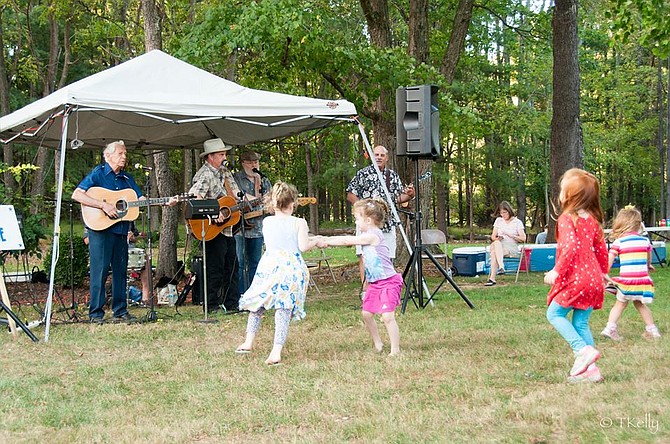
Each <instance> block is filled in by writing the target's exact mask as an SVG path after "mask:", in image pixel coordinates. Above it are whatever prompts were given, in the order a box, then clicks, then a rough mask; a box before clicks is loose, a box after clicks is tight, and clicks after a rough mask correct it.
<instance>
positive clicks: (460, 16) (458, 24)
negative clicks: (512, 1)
mask: <svg viewBox="0 0 670 444" xmlns="http://www.w3.org/2000/svg"><path fill="white" fill-rule="evenodd" d="M474 4H475V2H474V0H460V1H459V2H458V9H457V10H456V15H455V16H454V24H453V26H452V28H451V29H452V30H451V35H450V36H449V44H448V45H447V51H446V53H445V54H444V59H443V61H442V66H441V67H440V72H441V73H442V75H443V76H444V78H445V80H446V81H447V83H448V84H450V85H451V83H452V82H453V81H454V75H455V74H456V66H457V65H458V60H459V58H460V57H461V51H463V46H464V45H465V38H466V37H467V35H468V28H469V27H470V20H471V19H472V8H473V6H474Z"/></svg>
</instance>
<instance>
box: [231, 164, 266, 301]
mask: <svg viewBox="0 0 670 444" xmlns="http://www.w3.org/2000/svg"><path fill="white" fill-rule="evenodd" d="M260 159H261V156H260V154H258V153H256V152H254V151H245V152H243V153H241V154H240V166H241V167H242V168H241V169H240V171H237V172H236V173H235V174H233V177H234V178H235V181H237V185H238V186H239V187H240V188H241V189H242V190H244V192H245V193H246V194H247V195H248V196H254V197H255V198H256V197H261V196H263V195H264V194H266V193H269V192H270V191H271V188H272V184H271V183H270V181H269V180H268V178H267V177H265V176H261V172H260V171H259V170H258V168H259V166H260V163H259V162H260ZM246 222H247V224H245V225H244V227H243V229H242V230H241V231H240V232H239V233H237V234H236V235H235V242H236V243H237V262H238V264H239V271H238V273H237V274H238V279H239V281H240V294H242V293H244V292H245V291H247V288H249V285H250V284H251V280H252V279H253V278H254V275H255V274H256V268H257V267H258V262H259V261H260V259H261V253H262V249H263V217H262V216H259V217H254V218H251V219H247V220H246Z"/></svg>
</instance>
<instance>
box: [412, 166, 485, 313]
mask: <svg viewBox="0 0 670 444" xmlns="http://www.w3.org/2000/svg"><path fill="white" fill-rule="evenodd" d="M413 160H414V190H415V193H416V202H417V208H416V211H415V213H414V216H413V218H414V224H415V225H414V233H415V240H416V242H415V245H414V248H413V250H412V254H411V256H410V258H409V261H408V262H407V265H406V266H405V271H404V272H403V274H402V276H403V280H404V281H405V295H404V297H403V300H402V309H401V313H405V309H406V308H407V303H408V302H409V300H410V299H411V300H412V302H413V303H414V306H415V307H416V308H420V309H423V308H426V306H427V305H428V304H429V303H431V302H432V300H433V296H435V294H436V293H437V292H438V290H439V289H440V288H441V287H442V284H444V282H445V281H447V282H449V283H450V284H451V286H452V287H453V288H454V290H456V292H457V293H458V294H459V296H460V297H461V298H462V299H463V300H464V301H465V303H466V304H468V306H469V307H470V308H475V306H474V305H473V304H472V302H470V300H469V299H468V297H467V296H466V295H465V294H464V293H463V291H461V289H460V288H459V287H458V285H456V282H454V280H453V279H452V278H451V273H450V272H449V271H447V270H445V269H444V268H443V267H442V265H440V263H439V262H438V261H437V260H436V259H435V257H434V256H433V254H432V253H431V252H430V251H428V249H427V248H426V246H425V245H423V244H422V243H421V219H422V214H421V208H420V202H421V198H420V196H419V159H418V158H414V159H413ZM424 256H425V257H427V258H428V259H430V260H431V262H432V263H433V264H434V265H435V267H436V268H437V270H438V271H439V272H440V273H441V274H442V276H443V278H444V279H442V282H441V283H440V285H438V286H437V288H436V289H435V290H434V291H433V292H432V293H430V292H429V294H428V295H427V296H428V297H427V298H426V299H425V300H424V294H423V290H424V288H423V283H424V279H423V264H422V258H423V257H424Z"/></svg>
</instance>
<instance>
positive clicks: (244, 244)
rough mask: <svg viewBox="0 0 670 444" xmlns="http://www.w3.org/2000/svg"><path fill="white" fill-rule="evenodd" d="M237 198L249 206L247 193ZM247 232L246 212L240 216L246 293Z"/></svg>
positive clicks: (247, 285)
mask: <svg viewBox="0 0 670 444" xmlns="http://www.w3.org/2000/svg"><path fill="white" fill-rule="evenodd" d="M237 196H238V197H239V198H240V200H242V201H245V202H247V204H249V199H247V196H246V193H245V192H244V191H240V192H239V193H237ZM246 230H247V227H246V220H245V219H244V212H243V211H242V212H241V214H240V236H242V280H243V282H244V288H245V291H246V289H247V288H249V258H248V256H247V238H246V237H245V233H246ZM238 260H239V258H238Z"/></svg>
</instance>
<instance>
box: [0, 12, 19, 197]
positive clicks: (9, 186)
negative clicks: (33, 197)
mask: <svg viewBox="0 0 670 444" xmlns="http://www.w3.org/2000/svg"><path fill="white" fill-rule="evenodd" d="M3 11H4V8H0V48H4V47H5V42H4V33H3V29H4V24H3V20H2V13H3ZM7 114H9V77H8V76H7V70H6V68H5V51H0V116H6V115H7ZM2 160H3V162H4V163H5V165H14V149H13V148H12V144H11V143H8V144H5V145H4V146H3V147H2ZM3 179H4V183H5V191H6V194H7V195H8V196H13V195H14V192H15V190H16V186H17V185H16V180H14V175H13V174H12V173H11V172H9V171H5V173H4V175H3Z"/></svg>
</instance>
